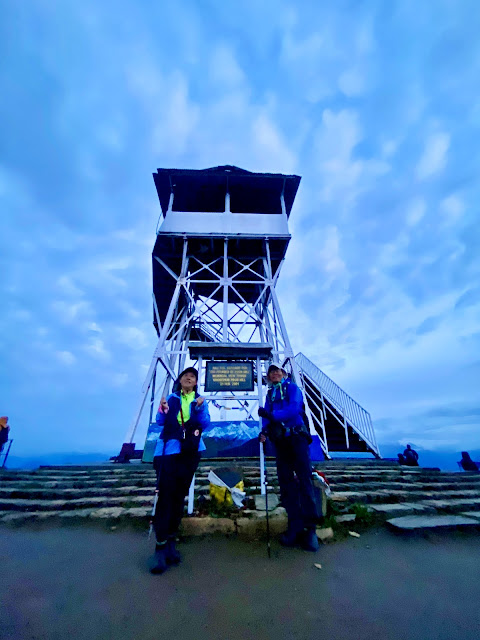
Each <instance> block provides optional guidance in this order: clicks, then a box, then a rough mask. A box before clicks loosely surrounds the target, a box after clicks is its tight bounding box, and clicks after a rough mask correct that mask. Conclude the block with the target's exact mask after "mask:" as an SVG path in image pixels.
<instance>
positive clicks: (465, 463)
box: [459, 451, 479, 471]
mask: <svg viewBox="0 0 480 640" xmlns="http://www.w3.org/2000/svg"><path fill="white" fill-rule="evenodd" d="M459 464H460V466H461V467H462V469H463V470H464V471H478V470H479V469H478V464H477V463H476V462H474V461H473V460H472V459H471V457H470V454H469V453H468V452H467V451H462V459H461V460H460V463H459Z"/></svg>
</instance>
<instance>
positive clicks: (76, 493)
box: [0, 483, 155, 500]
mask: <svg viewBox="0 0 480 640" xmlns="http://www.w3.org/2000/svg"><path fill="white" fill-rule="evenodd" d="M154 490H155V483H152V485H151V486H150V487H136V486H132V487H125V486H123V487H91V488H88V489H85V488H81V489H66V488H64V487H59V488H53V489H50V488H42V489H30V488H26V489H25V488H22V489H19V488H16V487H12V488H10V487H9V488H8V489H4V488H2V489H0V500H1V499H4V498H9V499H21V500H53V499H59V500H61V499H63V500H68V499H70V498H82V497H85V498H86V497H90V496H94V497H101V496H125V499H127V496H131V495H136V496H142V495H152V494H153V492H154Z"/></svg>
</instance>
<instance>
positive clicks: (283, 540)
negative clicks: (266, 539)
mask: <svg viewBox="0 0 480 640" xmlns="http://www.w3.org/2000/svg"><path fill="white" fill-rule="evenodd" d="M298 534H299V531H298V529H287V531H285V533H282V535H281V536H280V544H281V545H282V547H294V546H295V545H297V544H298Z"/></svg>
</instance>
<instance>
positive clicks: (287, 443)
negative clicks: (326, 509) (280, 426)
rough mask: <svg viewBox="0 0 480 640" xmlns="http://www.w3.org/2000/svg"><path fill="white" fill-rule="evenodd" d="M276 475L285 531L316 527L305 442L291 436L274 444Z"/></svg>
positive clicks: (301, 437)
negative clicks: (283, 510)
mask: <svg viewBox="0 0 480 640" xmlns="http://www.w3.org/2000/svg"><path fill="white" fill-rule="evenodd" d="M275 449H276V452H277V474H278V482H279V484H280V495H281V498H282V504H283V506H284V507H285V509H286V510H287V515H288V528H289V529H290V530H296V531H301V530H302V529H303V528H305V527H306V528H308V529H311V528H313V527H315V525H316V523H317V510H316V506H315V494H314V487H313V480H312V462H311V460H310V451H309V445H308V441H307V439H306V438H305V437H304V436H302V435H299V434H295V435H291V436H288V437H285V438H282V439H281V440H279V441H277V442H276V443H275Z"/></svg>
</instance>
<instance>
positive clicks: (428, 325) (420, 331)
mask: <svg viewBox="0 0 480 640" xmlns="http://www.w3.org/2000/svg"><path fill="white" fill-rule="evenodd" d="M441 321H442V318H441V316H430V317H428V318H425V320H424V321H423V322H422V323H421V324H419V326H418V327H417V330H416V334H417V335H419V336H422V335H425V334H426V333H431V332H432V331H434V330H435V329H436V328H437V327H438V325H439V324H440V322H441Z"/></svg>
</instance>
